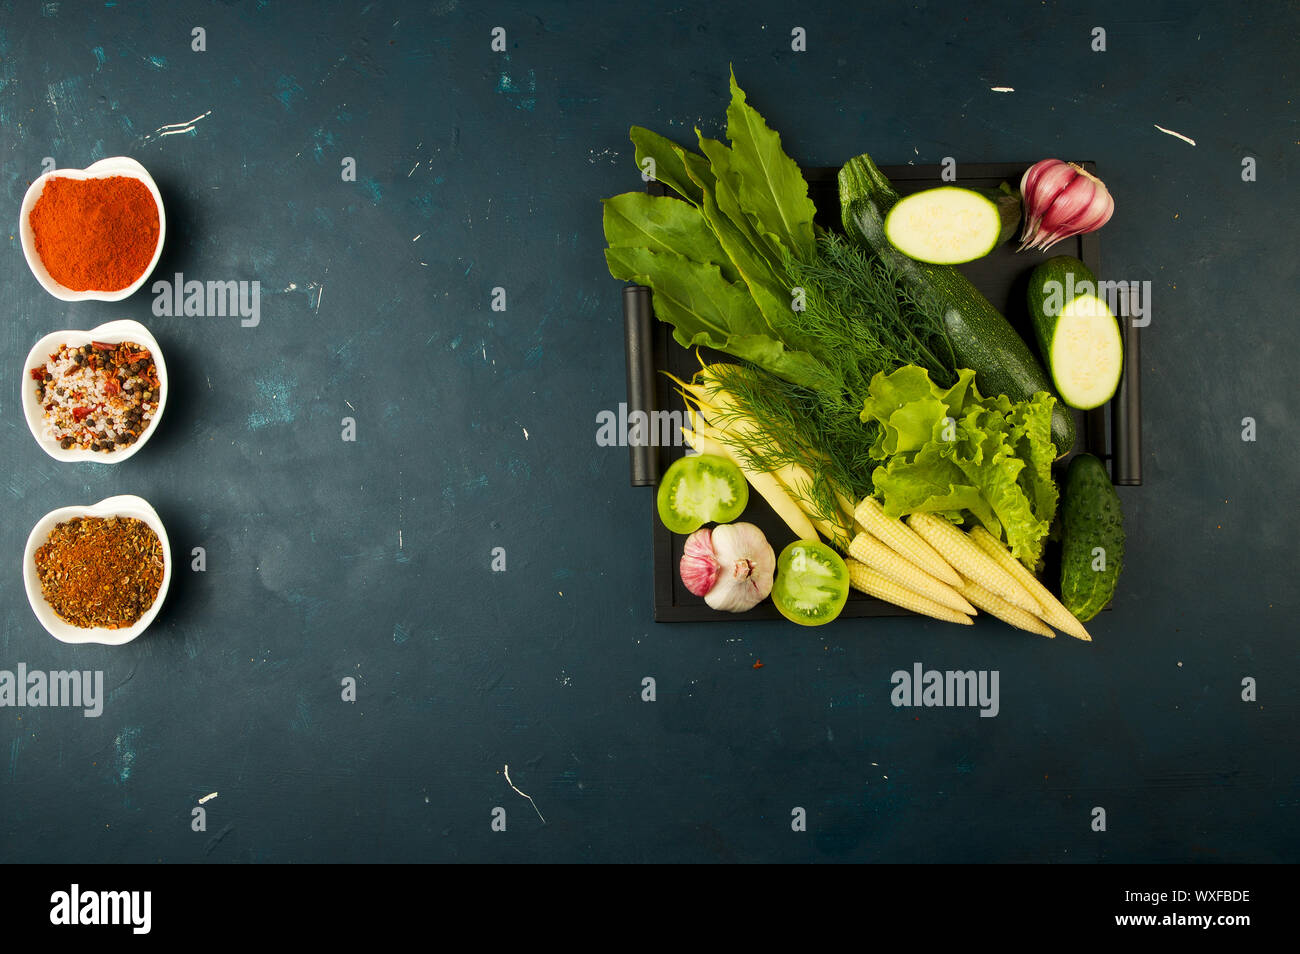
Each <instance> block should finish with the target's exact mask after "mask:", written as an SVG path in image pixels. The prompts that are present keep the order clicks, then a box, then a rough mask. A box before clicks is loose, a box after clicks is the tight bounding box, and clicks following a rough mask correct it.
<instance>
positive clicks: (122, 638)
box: [23, 494, 172, 646]
mask: <svg viewBox="0 0 1300 954" xmlns="http://www.w3.org/2000/svg"><path fill="white" fill-rule="evenodd" d="M114 516H116V517H135V518H136V519H138V520H143V521H144V522H145V523H146V524H147V525H148V526H149V528H150V529H151V530H153V532H154V533H156V534H157V535H158V542H159V543H160V544H162V551H163V578H162V585H161V586H159V587H158V595H157V596H156V597H154V601H153V604H152V605H151V606H150V607H149V609H148V610H146V611H145V614H144V615H143V616H141V617H140V619H139V620H137V621H136V622H135V624H134V625H132V626H128V627H124V628H122V629H107V628H105V627H102V626H95V627H81V626H73V625H72V624H71V623H68V622H65V621H64V620H62V619H60V618H59V616H58V615H57V614H56V613H55V612H54V610H53V609H51V608H50V604H49V603H48V602H46V600H45V595H44V594H43V593H42V592H41V582H40V580H39V579H38V578H37V576H36V551H37V550H39V549H40V548H41V546H42V545H43V544H44V543H45V541H46V540H47V539H48V538H49V535H50V531H51V530H53V529H54V528H55V526H57V525H58V524H60V523H63V522H65V521H67V520H71V519H72V518H73V517H114ZM171 579H172V553H171V543H170V542H169V541H168V539H167V528H166V527H164V526H163V522H162V519H161V518H160V517H159V516H158V511H156V510H154V508H153V506H152V505H150V503H149V501H147V500H145V499H144V498H143V497H137V496H135V495H134V494H119V495H117V496H114V497H105V498H104V499H103V500H101V501H99V503H96V504H91V505H90V506H88V507H78V506H72V507H59V508H58V509H57V510H51V511H50V512H49V513H47V514H46V515H45V516H43V517H41V519H40V520H38V521H36V525H35V526H34V527H32V532H31V533H30V534H28V536H27V546H26V547H25V549H24V550H23V586H24V588H25V589H26V590H27V602H28V603H29V604H30V605H31V607H32V612H33V613H34V614H35V615H36V619H37V621H38V622H39V623H40V624H41V625H42V626H44V627H45V631H46V632H47V633H49V634H50V635H51V636H53V637H54V638H55V639H57V640H59V641H60V642H63V643H100V644H102V645H105V646H121V645H123V644H125V643H129V642H131V640H133V639H135V638H136V637H137V636H139V635H140V634H141V633H143V632H144V631H145V630H146V629H148V628H149V625H150V624H151V623H152V622H153V621H154V617H156V616H157V615H158V611H159V610H160V609H161V608H162V605H163V601H164V600H165V599H166V598H167V590H168V588H169V587H170V585H171Z"/></svg>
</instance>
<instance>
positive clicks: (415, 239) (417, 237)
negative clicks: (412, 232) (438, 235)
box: [411, 232, 424, 242]
mask: <svg viewBox="0 0 1300 954" xmlns="http://www.w3.org/2000/svg"><path fill="white" fill-rule="evenodd" d="M423 234H424V233H423V232H421V233H420V235H423ZM420 235H417V236H416V237H415V238H413V239H411V241H412V242H418V241H420Z"/></svg>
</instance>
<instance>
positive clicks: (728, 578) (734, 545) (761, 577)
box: [704, 523, 776, 613]
mask: <svg viewBox="0 0 1300 954" xmlns="http://www.w3.org/2000/svg"><path fill="white" fill-rule="evenodd" d="M712 543H713V557H714V559H715V560H716V561H717V564H718V566H719V573H718V577H717V580H716V582H715V583H714V585H713V588H712V589H711V590H709V592H708V593H707V594H705V597H704V602H705V603H707V604H708V605H709V606H711V607H712V608H713V609H716V610H726V611H728V612H732V613H743V612H744V611H745V610H748V609H752V608H753V607H755V606H757V605H758V604H759V603H761V602H762V601H763V600H765V599H767V597H768V594H769V593H771V592H772V580H773V578H774V576H775V574H776V554H775V553H774V552H773V550H772V546H771V544H769V543H768V542H767V538H766V537H764V536H763V531H761V530H759V529H758V527H756V526H754V525H753V524H752V523H730V524H724V525H723V526H720V527H714V529H713V539H712Z"/></svg>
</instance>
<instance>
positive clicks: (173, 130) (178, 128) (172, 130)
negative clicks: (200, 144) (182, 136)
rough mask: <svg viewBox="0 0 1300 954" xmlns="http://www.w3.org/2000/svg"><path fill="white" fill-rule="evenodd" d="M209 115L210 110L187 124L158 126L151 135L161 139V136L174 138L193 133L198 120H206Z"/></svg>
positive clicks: (210, 113)
mask: <svg viewBox="0 0 1300 954" xmlns="http://www.w3.org/2000/svg"><path fill="white" fill-rule="evenodd" d="M211 115H212V110H210V109H209V110H208V111H207V112H206V113H202V114H201V115H198V116H195V117H194V118H193V119H191V120H190V121H189V122H185V123H167V124H165V125H162V126H159V127H158V128H157V129H155V130H154V131H153V134H154V136H157V137H159V138H161V137H163V136H175V135H177V134H178V133H187V132H193V131H194V124H195V123H197V122H198V121H199V120H200V119H207V118H208V117H209V116H211Z"/></svg>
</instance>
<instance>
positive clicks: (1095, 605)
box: [1061, 454, 1124, 623]
mask: <svg viewBox="0 0 1300 954" xmlns="http://www.w3.org/2000/svg"><path fill="white" fill-rule="evenodd" d="M1061 497H1062V501H1061V530H1062V540H1061V602H1062V603H1064V604H1065V608H1066V609H1068V610H1069V611H1070V612H1071V613H1073V614H1074V615H1075V617H1076V618H1077V619H1078V620H1079V621H1080V622H1085V623H1086V622H1087V621H1088V620H1090V619H1092V618H1093V617H1094V616H1096V615H1097V614H1098V613H1099V612H1101V610H1102V608H1103V607H1105V605H1106V604H1107V603H1109V602H1110V600H1111V597H1112V596H1114V595H1115V585H1116V584H1117V583H1118V582H1119V574H1120V570H1121V569H1122V568H1123V565H1124V514H1123V513H1122V512H1121V510H1120V506H1119V494H1117V493H1116V492H1115V485H1114V484H1112V483H1111V482H1110V475H1109V474H1107V473H1106V467H1105V465H1104V464H1102V462H1101V461H1099V460H1098V459H1097V458H1096V457H1093V456H1092V455H1091V454H1079V455H1078V456H1077V457H1075V458H1074V460H1072V461H1070V467H1069V470H1067V471H1066V474H1065V487H1064V490H1063V491H1062V494H1061Z"/></svg>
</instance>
